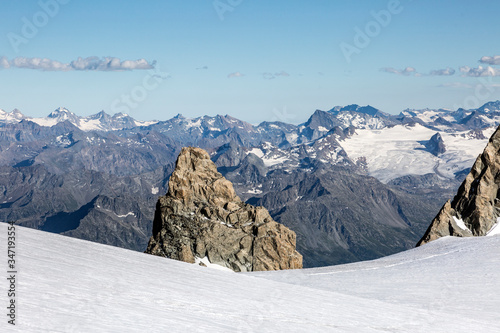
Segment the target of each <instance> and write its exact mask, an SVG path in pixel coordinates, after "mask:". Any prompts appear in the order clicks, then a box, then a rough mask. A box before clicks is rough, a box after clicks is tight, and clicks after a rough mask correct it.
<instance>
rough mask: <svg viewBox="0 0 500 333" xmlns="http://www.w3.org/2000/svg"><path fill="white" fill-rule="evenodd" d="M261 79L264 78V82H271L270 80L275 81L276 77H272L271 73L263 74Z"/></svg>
mask: <svg viewBox="0 0 500 333" xmlns="http://www.w3.org/2000/svg"><path fill="white" fill-rule="evenodd" d="M262 78H264V79H266V80H272V79H275V78H276V76H274V75H273V73H269V72H265V73H262Z"/></svg>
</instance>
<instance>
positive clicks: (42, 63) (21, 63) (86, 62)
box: [0, 57, 155, 71]
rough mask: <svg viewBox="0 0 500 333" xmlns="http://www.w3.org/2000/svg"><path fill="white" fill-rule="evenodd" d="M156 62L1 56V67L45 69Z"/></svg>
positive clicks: (136, 65) (104, 67)
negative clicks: (66, 61)
mask: <svg viewBox="0 0 500 333" xmlns="http://www.w3.org/2000/svg"><path fill="white" fill-rule="evenodd" d="M154 66H155V62H152V63H149V62H148V61H147V60H145V59H138V60H124V61H121V60H120V59H119V58H114V57H105V58H99V57H87V58H81V57H79V58H78V59H77V60H73V61H71V62H70V63H62V62H59V61H57V60H52V59H48V58H25V57H16V58H14V59H12V60H10V61H9V60H8V59H7V58H6V57H2V58H0V68H4V69H7V68H14V67H15V68H25V69H38V70H43V71H127V70H137V69H153V68H154Z"/></svg>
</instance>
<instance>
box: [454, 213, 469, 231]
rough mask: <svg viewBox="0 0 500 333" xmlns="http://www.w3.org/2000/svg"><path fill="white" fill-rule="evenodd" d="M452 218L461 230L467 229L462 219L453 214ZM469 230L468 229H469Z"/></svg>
mask: <svg viewBox="0 0 500 333" xmlns="http://www.w3.org/2000/svg"><path fill="white" fill-rule="evenodd" d="M453 220H454V221H455V223H456V224H457V226H458V227H459V228H460V229H462V230H469V228H467V226H466V225H465V223H464V220H462V219H458V218H456V217H455V216H453ZM469 231H470V230H469Z"/></svg>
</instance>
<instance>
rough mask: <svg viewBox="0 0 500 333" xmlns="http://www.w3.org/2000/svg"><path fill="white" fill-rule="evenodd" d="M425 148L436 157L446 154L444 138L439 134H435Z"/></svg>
mask: <svg viewBox="0 0 500 333" xmlns="http://www.w3.org/2000/svg"><path fill="white" fill-rule="evenodd" d="M425 148H427V151H428V152H429V153H431V154H432V155H434V156H438V155H440V154H443V153H444V152H446V147H445V145H444V141H443V138H442V137H441V134H439V133H436V134H434V135H433V136H432V137H431V139H430V140H429V141H427V142H426V143H425Z"/></svg>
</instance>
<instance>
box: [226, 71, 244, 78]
mask: <svg viewBox="0 0 500 333" xmlns="http://www.w3.org/2000/svg"><path fill="white" fill-rule="evenodd" d="M242 76H245V74H241V73H240V72H234V73H229V74H228V75H227V77H228V78H229V79H232V78H233V77H242Z"/></svg>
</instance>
